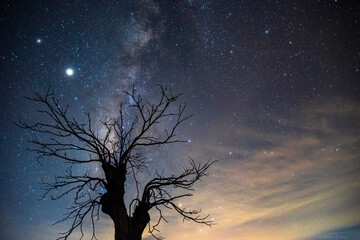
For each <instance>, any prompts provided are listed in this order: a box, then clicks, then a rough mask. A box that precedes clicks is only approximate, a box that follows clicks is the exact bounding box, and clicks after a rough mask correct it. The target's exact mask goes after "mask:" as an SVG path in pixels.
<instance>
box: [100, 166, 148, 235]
mask: <svg viewBox="0 0 360 240" xmlns="http://www.w3.org/2000/svg"><path fill="white" fill-rule="evenodd" d="M106 170H107V171H105V174H106V175H107V179H109V182H110V183H111V184H109V186H108V192H106V193H105V194H104V195H103V196H102V197H101V201H100V202H101V210H102V212H103V213H105V214H107V215H109V216H110V217H111V219H112V220H113V222H114V227H115V240H141V236H142V233H143V231H144V229H145V227H146V225H147V224H148V223H149V221H150V215H149V213H148V209H147V208H146V207H145V206H142V205H138V206H137V207H136V208H135V211H134V213H133V216H132V217H129V216H128V214H127V210H126V207H125V203H124V194H125V191H124V184H125V177H124V176H125V174H118V172H117V170H116V169H115V168H113V167H109V168H107V169H106Z"/></svg>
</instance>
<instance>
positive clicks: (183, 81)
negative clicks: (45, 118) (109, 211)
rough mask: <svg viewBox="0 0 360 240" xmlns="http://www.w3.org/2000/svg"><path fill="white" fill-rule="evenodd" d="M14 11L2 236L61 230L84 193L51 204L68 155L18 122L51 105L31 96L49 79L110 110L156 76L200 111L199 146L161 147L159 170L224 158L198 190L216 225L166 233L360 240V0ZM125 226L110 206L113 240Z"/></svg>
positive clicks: (1, 125)
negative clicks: (40, 146)
mask: <svg viewBox="0 0 360 240" xmlns="http://www.w3.org/2000/svg"><path fill="white" fill-rule="evenodd" d="M0 14H1V15H0V36H1V37H0V50H1V51H0V81H1V86H0V91H1V92H0V112H1V115H0V181H1V183H2V184H0V212H1V218H0V219H1V220H0V221H1V222H0V238H1V239H7V240H15V239H19V238H22V239H24V236H27V237H26V238H25V239H53V238H54V234H55V233H57V232H60V231H62V230H64V228H65V227H66V226H63V225H61V226H60V225H56V226H55V227H53V226H52V225H51V224H52V223H54V222H55V221H56V220H58V219H59V218H60V217H61V214H62V213H63V212H64V209H65V208H66V206H69V204H70V203H69V201H68V199H63V200H62V201H58V202H52V201H46V200H45V201H38V198H39V197H40V195H41V190H40V189H39V185H38V181H39V179H40V178H46V179H49V178H51V177H52V176H53V175H54V174H56V173H58V172H59V171H61V169H62V168H63V167H64V166H63V164H61V163H60V162H57V161H54V160H53V161H49V162H47V164H46V165H45V166H40V165H39V164H38V163H37V162H36V156H35V155H34V154H32V153H31V152H29V151H27V150H26V148H28V147H29V146H28V143H27V140H28V139H30V138H33V137H41V136H37V135H35V134H32V133H31V132H29V131H24V130H23V129H19V128H17V127H16V126H15V125H14V124H13V123H12V122H13V121H17V120H19V119H23V120H25V121H28V122H36V121H37V120H38V119H39V118H40V117H41V115H39V114H37V113H36V111H35V109H36V106H35V105H34V104H33V103H31V102H29V101H27V100H26V99H25V98H24V96H32V95H33V94H34V93H35V92H44V91H46V89H47V88H48V87H49V86H51V87H52V88H54V90H55V92H56V94H57V96H58V97H59V98H60V100H61V102H63V103H64V104H66V103H69V104H70V107H71V113H72V114H73V115H74V116H75V117H77V118H79V119H82V118H83V116H84V115H83V113H84V112H90V113H91V114H92V116H94V119H95V120H99V119H101V118H103V117H104V116H105V115H107V116H114V117H115V116H116V109H117V107H118V105H119V103H120V102H121V101H124V102H125V103H127V101H128V99H127V98H125V97H124V95H123V94H122V91H123V90H129V89H130V88H131V87H132V86H133V85H135V86H136V88H137V89H138V90H139V92H140V93H141V94H142V95H144V96H145V97H146V98H148V99H150V100H153V99H156V96H157V93H158V87H157V84H163V85H168V86H170V87H172V89H173V90H174V91H175V92H181V93H183V96H182V100H183V101H186V102H187V104H188V111H189V113H194V117H193V118H192V119H191V120H190V121H189V122H188V123H187V124H186V125H185V126H184V127H183V128H182V129H181V131H180V132H179V136H181V137H184V138H185V139H188V140H189V143H188V144H185V145H179V146H173V147H172V148H169V149H167V151H168V152H169V153H166V154H165V153H163V152H162V153H159V154H157V153H153V155H152V156H153V157H154V158H158V159H157V161H156V164H157V167H158V168H163V169H165V170H166V171H173V169H174V168H176V167H180V166H183V165H184V164H183V163H184V162H183V160H181V159H186V158H187V157H188V156H192V157H195V158H196V159H198V160H199V161H205V160H207V159H209V158H212V159H219V160H220V164H218V165H217V166H216V167H215V168H214V169H213V174H211V176H210V177H209V178H208V179H206V181H205V182H204V183H203V184H202V185H201V186H202V187H201V188H200V187H199V190H198V195H196V196H195V197H194V200H193V201H190V200H189V202H187V203H189V204H190V203H191V205H192V204H194V205H200V206H201V207H202V208H203V209H204V211H205V210H206V212H209V213H210V214H211V215H212V216H214V218H215V221H216V222H217V223H218V225H217V226H215V227H213V228H212V229H207V228H204V229H203V228H202V227H201V226H197V225H196V224H195V225H194V224H185V225H183V224H182V223H181V219H180V218H174V219H173V222H172V224H163V226H162V228H161V230H162V232H163V235H164V236H165V237H168V239H176V238H175V236H177V237H180V238H181V239H190V238H194V237H197V238H199V239H201V238H203V239H210V240H212V239H219V238H221V239H242V238H245V239H265V237H271V238H272V239H347V240H354V239H360V237H359V228H358V227H356V226H359V224H360V217H359V216H356V215H359V214H355V213H356V212H359V210H360V204H359V202H360V201H359V200H360V196H359V192H360V191H359V190H360V189H359V186H360V182H359V179H360V178H359V176H360V168H359V166H360V164H359V159H360V158H359V157H360V152H359V150H358V146H359V142H360V139H359V136H360V128H359V127H360V126H359V122H360V121H359V120H360V107H359V106H360V102H359V79H360V72H359V68H360V60H359V58H360V42H359V41H360V40H359V39H360V26H359V24H360V23H359V21H360V18H359V15H360V8H359V4H358V3H356V1H340V0H338V1H334V0H332V1H220V0H219V1H215V0H210V1H204V0H192V1H152V0H141V1H140V0H139V1H5V2H2V3H1V11H0ZM69 69H71V71H72V74H70V75H69V74H68V73H71V72H67V70H69ZM155 152H156V151H155ZM150 169H155V167H154V166H153V168H150ZM130 192H131V190H130ZM187 203H183V204H187ZM168 214H169V215H171V212H169V213H168ZM171 216H172V215H171ZM354 226H355V227H354ZM111 229H112V225H111V222H110V221H109V219H108V218H107V217H106V216H103V221H102V222H101V223H100V224H99V235H100V237H99V238H100V239H104V238H105V237H109V236H110V238H111V236H112V232H110V233H109V231H111ZM337 229H341V230H337ZM343 229H345V230H343ZM344 232H345V233H344ZM339 236H341V237H339Z"/></svg>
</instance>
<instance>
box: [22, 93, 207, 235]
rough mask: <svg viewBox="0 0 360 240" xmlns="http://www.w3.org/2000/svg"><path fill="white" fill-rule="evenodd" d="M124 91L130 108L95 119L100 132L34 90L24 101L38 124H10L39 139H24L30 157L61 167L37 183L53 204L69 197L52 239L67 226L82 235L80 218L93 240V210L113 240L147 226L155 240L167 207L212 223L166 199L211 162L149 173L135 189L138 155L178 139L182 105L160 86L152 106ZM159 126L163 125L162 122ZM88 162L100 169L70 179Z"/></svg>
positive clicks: (141, 160) (142, 159) (140, 166)
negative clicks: (129, 186)
mask: <svg viewBox="0 0 360 240" xmlns="http://www.w3.org/2000/svg"><path fill="white" fill-rule="evenodd" d="M124 94H126V95H127V96H128V97H129V99H130V102H131V104H130V105H125V104H123V103H121V104H120V107H119V114H118V117H116V118H105V119H103V120H101V121H100V123H99V124H100V126H102V129H105V131H102V134H101V133H99V132H98V131H95V129H94V126H93V123H92V119H91V116H90V114H89V113H86V119H87V120H86V121H85V123H80V122H78V121H77V120H76V119H75V118H74V117H70V116H69V113H68V108H69V106H68V105H66V106H65V107H61V106H60V102H59V99H57V98H56V97H55V95H54V93H53V91H50V89H49V90H48V91H47V92H46V94H39V93H36V95H35V97H33V98H29V99H30V100H31V101H34V102H36V103H37V104H40V105H41V106H42V107H41V108H40V109H39V110H38V112H39V113H40V114H42V115H41V116H42V117H43V118H42V120H41V121H38V122H36V123H35V124H28V123H26V122H23V121H21V120H20V121H19V123H17V125H18V126H19V127H21V128H24V129H28V130H31V131H32V132H35V133H37V135H38V136H40V137H38V138H35V139H32V140H30V142H31V143H32V144H34V145H35V147H34V148H32V149H31V150H32V151H35V152H36V153H37V154H38V160H41V159H45V160H46V159H56V160H60V161H63V162H65V163H69V167H68V168H67V169H66V173H65V174H64V175H62V176H56V177H55V179H54V181H53V182H50V183H49V182H44V181H42V182H41V188H42V189H43V190H44V195H43V197H44V198H45V197H50V198H51V199H52V200H57V199H60V198H62V197H64V196H67V195H70V196H73V199H74V202H73V205H72V206H71V207H70V208H69V212H67V213H66V214H65V215H64V218H62V219H61V220H60V221H58V222H63V221H67V222H69V221H70V222H71V225H70V228H69V230H67V231H66V232H63V233H60V234H61V235H60V237H59V238H57V239H68V238H69V236H70V235H71V234H72V233H73V232H74V230H75V229H79V230H80V232H81V238H82V237H83V236H84V233H83V224H84V220H85V219H86V218H87V217H89V218H90V220H91V224H92V237H91V239H96V235H95V221H97V220H98V219H99V213H100V209H101V211H102V212H103V213H105V214H107V215H109V216H110V217H111V219H112V220H113V222H114V227H115V240H140V239H141V236H142V233H143V231H144V229H145V227H146V226H147V225H148V226H149V233H151V235H152V236H154V237H155V238H156V239H160V237H156V236H155V235H154V233H155V232H156V231H158V229H157V226H158V225H159V224H160V222H161V221H162V220H164V221H166V219H165V218H164V215H163V212H162V211H163V210H164V209H166V208H168V209H172V210H175V212H176V213H178V214H179V215H181V216H182V217H183V219H184V220H190V221H194V222H196V223H202V224H206V225H208V226H211V225H212V224H213V223H212V221H210V220H208V215H207V216H201V215H200V214H199V213H200V211H201V210H189V209H185V208H181V207H180V206H178V205H176V204H175V202H174V201H175V200H177V199H179V198H183V197H189V196H192V193H191V192H190V191H192V190H193V185H194V183H196V182H197V181H199V180H200V179H201V178H202V177H203V176H206V175H207V170H208V168H209V167H210V166H211V165H212V164H213V163H214V161H208V162H206V163H205V164H203V165H201V164H196V163H195V162H194V160H192V159H190V163H189V165H188V166H187V167H185V168H184V169H183V171H182V172H181V173H180V174H179V175H171V176H165V175H164V174H160V173H158V172H156V173H155V178H153V179H152V180H150V181H149V182H147V183H146V185H142V186H144V187H142V188H140V187H139V184H140V182H139V181H138V174H139V173H140V172H142V171H144V169H145V168H146V167H147V165H148V164H149V162H148V161H147V159H146V156H143V155H142V154H141V153H142V151H141V150H142V149H144V148H147V147H151V146H161V145H167V144H173V143H179V142H184V141H182V140H179V139H176V138H175V131H176V129H177V128H178V126H179V125H181V124H182V123H183V122H184V121H186V120H187V119H188V118H189V117H191V116H185V115H184V111H185V109H186V104H185V103H183V104H180V105H176V101H177V100H178V99H179V97H180V94H177V95H174V94H173V93H172V91H171V89H168V88H166V87H162V86H160V98H159V100H158V101H156V102H155V103H151V102H149V101H144V100H143V98H142V97H141V96H140V95H138V94H137V92H136V90H135V88H133V90H132V91H130V92H128V91H125V92H124ZM174 105H175V106H174ZM174 109H175V110H174ZM166 121H169V122H168V123H167V124H166V125H164V124H163V123H164V122H166ZM159 126H161V127H162V128H163V129H165V130H164V132H161V131H159ZM84 156H85V157H84ZM94 164H95V165H96V166H97V167H98V168H99V169H101V170H102V171H101V173H100V174H94V172H93V171H89V170H87V171H85V172H82V173H81V174H78V173H77V172H79V170H78V169H77V170H76V171H75V170H74V168H76V166H79V165H81V166H83V165H87V166H88V167H89V168H91V167H92V166H94ZM82 169H84V168H82ZM129 176H131V177H132V178H133V182H134V184H133V185H134V188H133V191H135V190H136V197H135V198H134V199H133V200H132V201H131V202H130V204H129V205H128V206H126V205H125V200H124V196H125V183H126V181H127V177H129ZM173 188H177V189H182V190H186V191H185V192H184V191H182V192H180V193H179V191H176V192H177V193H176V194H175V193H173V192H172V189H173ZM140 190H142V193H140ZM151 209H156V210H157V211H158V215H157V218H156V220H157V221H153V224H152V225H151V223H150V215H149V211H150V210H151ZM154 222H155V223H154Z"/></svg>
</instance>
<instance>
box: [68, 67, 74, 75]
mask: <svg viewBox="0 0 360 240" xmlns="http://www.w3.org/2000/svg"><path fill="white" fill-rule="evenodd" d="M66 75H68V76H72V75H74V70H73V69H72V68H68V69H66Z"/></svg>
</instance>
